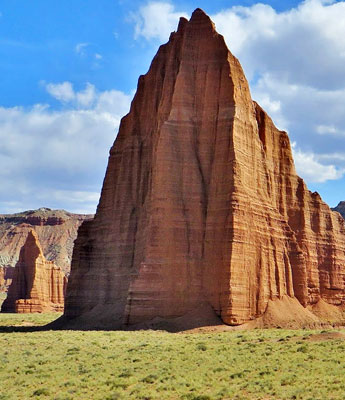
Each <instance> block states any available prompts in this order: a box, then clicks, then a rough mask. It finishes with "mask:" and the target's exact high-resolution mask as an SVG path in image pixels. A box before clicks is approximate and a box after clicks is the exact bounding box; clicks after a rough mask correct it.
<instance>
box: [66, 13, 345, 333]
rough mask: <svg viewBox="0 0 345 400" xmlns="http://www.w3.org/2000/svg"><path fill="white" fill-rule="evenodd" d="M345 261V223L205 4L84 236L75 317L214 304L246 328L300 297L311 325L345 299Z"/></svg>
mask: <svg viewBox="0 0 345 400" xmlns="http://www.w3.org/2000/svg"><path fill="white" fill-rule="evenodd" d="M344 264H345V227H344V221H343V220H342V219H341V217H340V216H339V214H337V213H333V212H332V211H331V210H330V209H329V207H328V206H327V205H326V204H325V203H323V202H322V200H321V198H320V196H319V195H318V194H316V193H310V192H309V191H308V190H307V187H306V185H305V183H304V182H303V180H302V179H301V178H299V177H298V176H297V175H296V172H295V168H294V163H293V159H292V153H291V148H290V143H289V139H288V136H287V134H286V133H285V132H281V131H279V130H277V129H276V128H275V126H274V125H273V123H272V121H271V119H270V118H269V117H268V116H267V115H266V113H265V112H264V111H263V110H262V109H261V108H260V106H259V105H258V104H256V103H255V102H253V101H252V99H251V95H250V91H249V86H248V82H247V80H246V78H245V76H244V73H243V70H242V68H241V65H240V63H239V61H238V60H237V59H236V58H235V57H234V56H233V55H232V54H231V53H230V52H229V50H228V49H227V47H226V45H225V42H224V39H223V37H222V36H221V35H219V34H218V33H217V32H216V31H215V28H214V25H213V24H212V22H211V20H210V19H209V17H208V16H207V15H206V14H205V13H204V12H203V11H202V10H199V9H197V10H196V11H195V12H194V13H193V15H192V18H191V20H190V21H187V20H186V19H184V18H181V20H180V23H179V27H178V30H177V32H174V33H172V34H171V36H170V39H169V42H168V43H167V44H165V45H163V46H161V47H160V49H159V51H158V53H157V55H156V56H155V58H154V59H153V61H152V64H151V67H150V69H149V71H148V73H147V74H146V75H145V76H141V77H140V78H139V82H138V89H137V93H136V95H135V97H134V99H133V102H132V105H131V110H130V112H129V114H128V115H127V116H125V117H124V118H123V119H122V121H121V125H120V130H119V133H118V136H117V138H116V141H115V143H114V145H113V147H112V149H111V151H110V157H109V163H108V168H107V171H106V176H105V180H104V184H103V189H102V194H101V199H100V203H99V205H98V209H97V213H96V216H95V219H94V220H92V221H87V222H84V223H83V225H82V226H81V228H80V230H79V234H78V238H77V241H76V245H75V248H74V252H73V261H72V271H71V279H70V282H69V285H68V290H67V298H66V308H65V314H64V318H65V321H66V320H70V321H71V320H74V321H75V322H76V323H78V321H82V323H83V324H85V325H88V326H112V327H114V328H116V327H123V326H126V325H133V324H138V323H142V322H145V321H150V320H154V319H156V318H163V319H165V320H172V319H174V318H177V317H181V316H184V315H189V316H191V315H193V310H199V311H200V310H201V314H202V312H203V311H202V310H205V318H206V314H207V313H208V310H209V308H210V307H211V308H212V309H213V311H214V313H216V314H217V315H218V316H220V317H221V319H222V320H223V321H224V322H225V323H227V324H231V325H236V324H242V323H244V322H246V321H249V320H252V319H255V318H259V317H260V316H262V315H263V314H264V313H265V312H266V310H267V308H268V305H269V304H271V303H272V301H273V302H274V301H279V300H282V299H287V298H289V299H292V300H293V301H292V302H291V303H289V301H288V302H287V303H286V304H300V307H301V309H302V313H303V310H305V312H306V319H308V318H309V319H310V313H309V311H308V312H307V310H306V309H304V308H303V307H306V306H308V305H313V304H316V303H317V302H318V301H319V300H320V299H323V300H324V301H325V302H327V303H330V304H336V305H342V304H344V293H345V291H344V271H345V265H344ZM295 297H296V298H297V299H298V301H299V303H298V302H297V301H295V300H294V299H295ZM284 301H285V300H284ZM284 304H285V303H284ZM271 308H272V307H271ZM206 310H207V311H206ZM199 311H198V318H199V317H200V312H199ZM199 321H200V318H199Z"/></svg>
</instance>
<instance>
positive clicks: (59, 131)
mask: <svg viewBox="0 0 345 400" xmlns="http://www.w3.org/2000/svg"><path fill="white" fill-rule="evenodd" d="M46 88H47V91H48V92H49V93H50V94H52V95H53V96H54V97H55V98H56V99H59V100H61V101H64V102H66V101H67V100H68V101H69V103H68V104H67V106H66V104H65V107H64V108H63V109H62V110H59V111H57V110H52V109H51V108H50V107H49V105H40V104H36V105H34V106H32V107H28V108H25V107H12V108H6V107H0V141H1V144H2V145H1V150H0V164H1V165H2V166H4V167H3V168H1V169H0V181H1V186H0V204H1V205H2V207H1V212H3V213H4V212H8V213H9V212H13V211H18V210H19V209H23V208H24V207H28V204H29V205H30V208H36V207H41V206H47V207H50V208H56V207H65V208H67V209H69V211H75V212H94V211H95V207H96V205H97V201H98V197H99V193H100V185H101V183H102V179H103V177H104V173H105V168H106V163H107V155H108V152H109V148H110V146H111V144H112V142H113V141H114V139H115V136H116V131H117V128H118V126H119V123H120V119H121V117H122V116H123V115H124V114H125V113H126V112H127V111H128V109H129V104H130V100H131V96H129V95H126V94H124V93H122V92H120V91H116V90H109V91H104V92H98V91H97V90H96V88H95V87H94V86H93V85H90V84H88V85H86V88H85V89H84V90H82V91H80V92H76V91H74V89H73V85H72V84H71V83H70V82H63V83H61V84H47V85H46ZM66 88H67V89H66ZM66 93H69V94H68V95H66ZM72 94H73V95H72ZM12 199H16V200H15V201H14V200H12ZM21 204H22V206H21Z"/></svg>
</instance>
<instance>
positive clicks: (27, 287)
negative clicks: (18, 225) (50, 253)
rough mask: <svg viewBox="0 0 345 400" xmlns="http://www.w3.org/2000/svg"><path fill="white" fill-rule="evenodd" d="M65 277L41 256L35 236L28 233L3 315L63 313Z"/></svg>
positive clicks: (40, 249) (32, 231)
mask: <svg viewBox="0 0 345 400" xmlns="http://www.w3.org/2000/svg"><path fill="white" fill-rule="evenodd" d="M66 285H67V277H66V276H65V274H64V273H63V272H62V271H61V269H60V268H59V267H57V266H56V265H54V263H53V262H52V261H47V260H46V259H45V258H44V256H43V252H42V248H41V245H40V243H39V241H38V237H37V234H36V232H35V231H34V230H31V231H30V232H29V234H28V236H27V239H26V242H25V244H24V246H23V247H22V249H21V251H20V255H19V261H18V262H17V264H16V266H15V269H14V273H13V279H12V283H11V285H10V287H9V290H8V294H7V298H6V300H5V301H4V302H3V304H2V308H1V311H2V312H17V313H31V312H51V311H63V307H64V295H65V289H66Z"/></svg>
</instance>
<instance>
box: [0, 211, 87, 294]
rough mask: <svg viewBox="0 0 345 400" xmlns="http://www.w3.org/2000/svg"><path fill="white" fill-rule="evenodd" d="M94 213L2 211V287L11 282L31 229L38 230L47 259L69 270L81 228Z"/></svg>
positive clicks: (0, 259)
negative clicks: (7, 212) (3, 212)
mask: <svg viewBox="0 0 345 400" xmlns="http://www.w3.org/2000/svg"><path fill="white" fill-rule="evenodd" d="M92 217H93V215H85V214H73V213H70V212H67V211H64V210H51V209H49V208H39V209H38V210H29V211H23V212H21V213H17V214H0V291H4V290H6V289H7V287H8V286H9V284H10V283H11V275H12V273H13V271H12V269H13V268H14V266H15V265H16V263H17V261H18V259H19V253H20V249H21V248H22V247H23V245H24V243H25V241H26V238H27V236H28V233H29V232H30V230H31V229H33V230H34V231H35V232H36V233H37V236H38V239H39V241H40V243H41V246H42V250H43V254H44V256H45V257H46V259H47V260H50V261H53V262H54V263H55V264H56V265H57V266H59V267H61V269H62V270H63V271H64V272H65V273H67V274H68V273H69V271H70V265H71V259H72V251H73V243H74V240H75V238H76V237H77V231H78V228H79V226H80V224H81V223H82V222H83V221H84V220H85V219H90V218H92Z"/></svg>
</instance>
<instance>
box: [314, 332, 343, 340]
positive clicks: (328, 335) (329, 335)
mask: <svg viewBox="0 0 345 400" xmlns="http://www.w3.org/2000/svg"><path fill="white" fill-rule="evenodd" d="M328 340H345V333H342V332H321V333H317V334H315V335H310V336H309V337H308V339H307V341H310V342H323V341H328Z"/></svg>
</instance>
